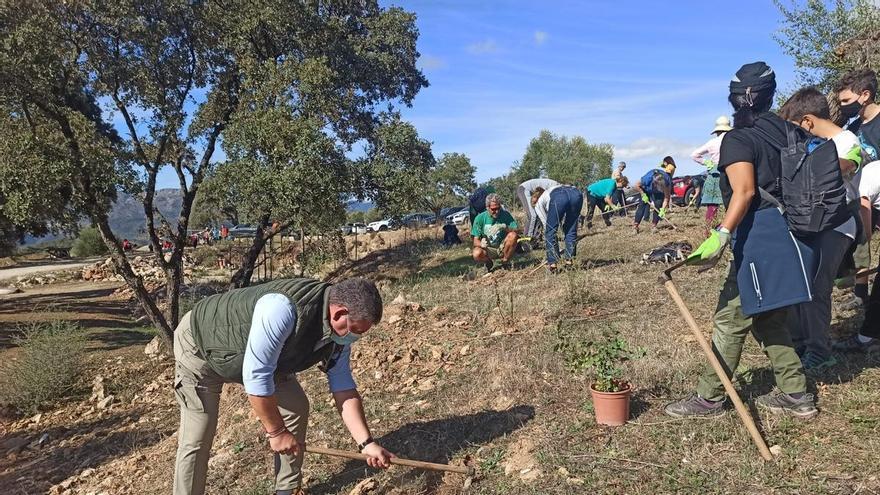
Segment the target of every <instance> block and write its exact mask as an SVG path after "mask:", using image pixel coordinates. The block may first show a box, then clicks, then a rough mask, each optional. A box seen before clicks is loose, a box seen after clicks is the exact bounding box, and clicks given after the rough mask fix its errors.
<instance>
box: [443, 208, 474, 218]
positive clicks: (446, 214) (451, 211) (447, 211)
mask: <svg viewBox="0 0 880 495" xmlns="http://www.w3.org/2000/svg"><path fill="white" fill-rule="evenodd" d="M467 209H468V207H467V206H450V207H449V208H443V209H441V210H440V218H448V217H449V215H453V214H455V213H458V212H460V211H461V210H467Z"/></svg>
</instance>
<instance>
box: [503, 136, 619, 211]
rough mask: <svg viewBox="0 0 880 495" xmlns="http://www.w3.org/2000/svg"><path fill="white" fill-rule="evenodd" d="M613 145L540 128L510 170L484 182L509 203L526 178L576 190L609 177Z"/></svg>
mask: <svg viewBox="0 0 880 495" xmlns="http://www.w3.org/2000/svg"><path fill="white" fill-rule="evenodd" d="M613 159H614V147H613V146H612V145H610V144H606V143H601V144H590V143H588V142H587V141H586V139H584V138H583V137H581V136H574V137H568V136H558V135H556V134H553V133H552V132H550V131H548V130H542V131H541V133H540V134H539V135H538V137H536V138H534V139H532V140H531V142H530V143H529V146H528V148H526V152H525V155H523V158H522V160H521V161H520V162H518V163H516V164H514V165H513V167H512V168H511V170H510V172H509V173H507V174H505V175H503V176H501V177H496V178H493V179H491V180H489V182H488V183H487V184H488V185H492V186H494V187H495V191H496V192H497V193H498V194H499V195H500V196H501V198H502V199H503V200H504V201H505V202H506V203H508V204H511V203H512V202H513V201H514V200H515V198H516V188H517V187H518V186H519V185H520V184H522V183H523V182H525V181H527V180H529V179H535V178H538V177H549V178H551V179H553V180H556V181H558V182H560V183H562V184H569V185H572V186H575V187H577V188H579V189H584V188H586V186H587V185H589V184H590V183H592V182H595V181H597V180H599V179H603V178H606V177H610V176H611V164H612V161H613Z"/></svg>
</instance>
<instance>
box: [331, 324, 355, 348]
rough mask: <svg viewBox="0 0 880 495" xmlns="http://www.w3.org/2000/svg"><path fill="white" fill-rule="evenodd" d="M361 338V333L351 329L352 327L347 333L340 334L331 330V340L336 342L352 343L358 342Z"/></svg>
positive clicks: (340, 343) (342, 343)
mask: <svg viewBox="0 0 880 495" xmlns="http://www.w3.org/2000/svg"><path fill="white" fill-rule="evenodd" d="M359 338H361V336H360V335H358V334H356V333H354V332H352V331H351V328H349V329H348V333H346V334H345V335H339V334H338V333H336V332H333V331H331V332H330V340H332V341H333V342H336V343H337V344H339V345H351V344H354V343H355V342H357V340H358V339H359Z"/></svg>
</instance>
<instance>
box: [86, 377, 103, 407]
mask: <svg viewBox="0 0 880 495" xmlns="http://www.w3.org/2000/svg"><path fill="white" fill-rule="evenodd" d="M104 397H105V395H104V377H103V376H101V375H98V376H96V377H95V379H94V380H92V396H91V397H89V400H90V401H96V400H97V401H100V400H104Z"/></svg>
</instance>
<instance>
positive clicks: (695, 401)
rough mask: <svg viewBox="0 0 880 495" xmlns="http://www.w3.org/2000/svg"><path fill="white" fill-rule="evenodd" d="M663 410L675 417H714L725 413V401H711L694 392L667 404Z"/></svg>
mask: <svg viewBox="0 0 880 495" xmlns="http://www.w3.org/2000/svg"><path fill="white" fill-rule="evenodd" d="M663 412H665V413H666V414H667V415H668V416H672V417H673V418H712V417H716V416H722V415H724V414H725V413H726V412H727V410H726V409H724V401H723V400H719V401H711V400H706V399H704V398H702V397H700V396H699V395H697V394H694V395H692V396H690V397H688V398H686V399H682V400H680V401H677V402H673V403H671V404H669V405H667V406H666V407H665V408H664V409H663Z"/></svg>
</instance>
